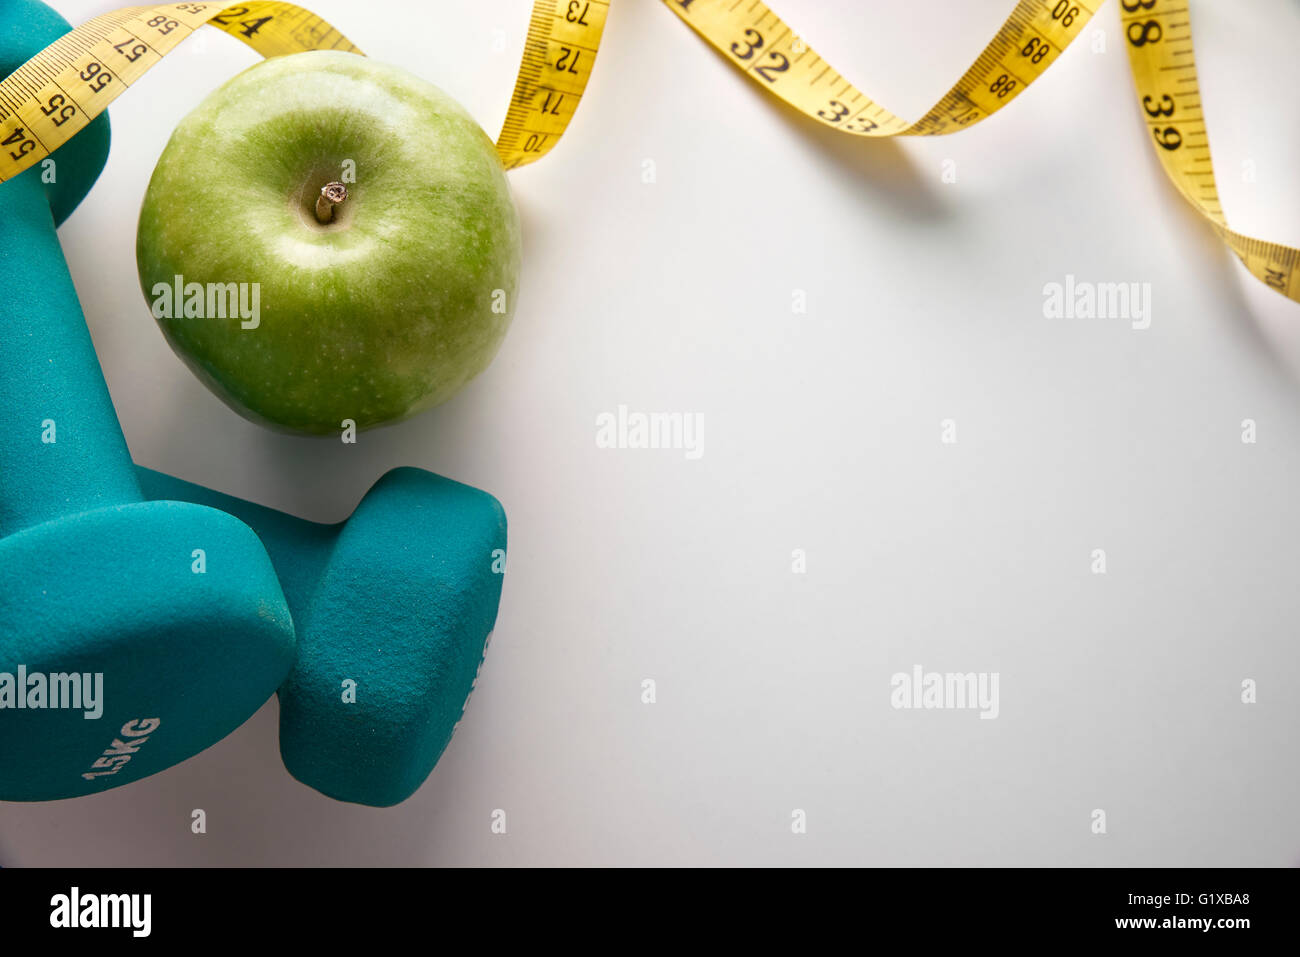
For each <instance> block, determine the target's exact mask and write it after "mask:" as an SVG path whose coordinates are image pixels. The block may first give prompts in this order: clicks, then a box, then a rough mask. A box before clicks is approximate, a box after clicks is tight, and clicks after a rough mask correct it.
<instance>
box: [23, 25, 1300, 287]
mask: <svg viewBox="0 0 1300 957" xmlns="http://www.w3.org/2000/svg"><path fill="white" fill-rule="evenodd" d="M1101 2H1103V0H1019V2H1018V3H1017V4H1016V7H1015V9H1014V10H1013V11H1012V13H1011V15H1010V16H1009V17H1008V18H1007V20H1006V22H1005V23H1003V25H1002V26H1001V28H999V30H998V31H997V34H996V35H995V36H994V37H993V39H992V41H991V42H990V43H989V44H988V46H987V47H985V49H984V51H983V52H982V53H981V54H980V56H979V57H978V58H977V59H976V61H975V63H974V64H972V66H971V67H970V69H969V70H967V71H966V73H965V74H964V75H963V76H962V77H961V78H960V79H959V80H958V81H957V83H956V84H955V85H954V86H953V87H952V89H951V90H949V91H948V92H947V93H946V94H945V95H944V96H943V97H942V98H940V100H939V102H938V103H936V104H935V105H934V107H933V108H931V109H930V110H929V111H928V112H927V113H926V114H925V115H924V116H922V117H921V118H920V119H919V120H917V121H915V122H913V123H909V122H907V121H906V120H904V119H902V118H900V117H898V116H896V115H895V114H893V113H891V112H889V111H888V110H886V109H885V108H884V107H883V106H881V105H879V104H878V103H876V102H875V101H873V100H871V99H870V98H869V97H867V96H866V95H864V94H863V93H862V92H860V91H859V90H857V89H856V88H855V87H854V86H853V84H852V83H850V82H849V81H848V80H846V79H844V77H843V76H842V75H841V74H840V73H838V72H836V71H835V70H834V69H833V68H832V67H831V66H830V64H829V63H827V62H826V61H825V60H823V59H822V58H821V57H820V56H819V55H818V54H817V53H816V52H815V51H813V49H812V48H811V47H810V46H808V45H807V44H806V43H805V42H804V41H803V39H802V38H801V37H800V36H798V35H797V34H796V33H795V32H794V31H793V30H792V29H791V28H790V27H789V26H787V25H786V24H785V23H784V22H783V21H782V20H781V19H780V17H778V16H777V15H776V14H775V13H773V12H772V11H771V10H770V9H769V8H768V7H767V6H766V5H765V4H764V3H762V2H760V0H663V3H664V4H665V5H667V6H668V8H669V9H670V10H672V11H673V12H674V13H675V14H677V16H678V17H680V18H681V19H682V20H683V21H684V22H685V23H686V24H688V25H689V26H690V27H691V28H692V29H694V30H695V31H696V32H697V33H699V34H700V35H701V36H702V37H703V38H704V39H705V40H707V41H708V42H709V43H710V44H711V45H713V46H714V47H715V48H716V49H717V50H718V51H719V52H720V53H721V54H722V55H723V56H724V57H726V58H727V59H728V60H729V61H730V62H731V63H732V64H733V65H734V66H735V67H736V68H737V69H739V70H741V71H742V72H743V73H745V75H747V76H748V77H750V79H752V80H753V81H754V82H755V83H757V84H758V85H759V86H761V87H762V88H763V89H765V90H767V91H768V92H769V93H771V94H772V95H774V96H776V97H778V98H779V99H781V100H782V101H784V102H785V103H787V104H788V105H790V106H791V107H793V108H794V109H796V110H798V111H799V112H800V113H802V114H803V115H804V116H806V117H808V118H809V119H811V120H813V121H815V122H818V123H821V124H822V125H824V126H829V127H831V128H833V129H836V130H838V131H840V132H842V133H845V134H847V135H850V136H862V137H876V136H933V135H938V134H946V133H954V132H956V131H957V130H960V129H965V128H967V127H969V126H972V125H974V124H976V123H979V122H981V121H982V120H984V119H986V118H988V117H989V116H992V115H993V114H994V113H996V112H997V111H998V110H1000V109H1002V108H1003V107H1005V106H1006V105H1007V104H1008V103H1010V102H1011V101H1012V100H1014V99H1015V98H1016V97H1017V96H1019V95H1020V94H1021V93H1022V92H1023V91H1024V89H1025V88H1026V87H1027V86H1029V84H1031V83H1033V81H1034V80H1036V79H1037V78H1038V77H1039V76H1041V75H1042V74H1043V73H1045V72H1046V71H1047V68H1048V67H1050V66H1051V65H1052V63H1053V62H1055V60H1056V59H1057V57H1059V56H1060V54H1061V53H1062V52H1063V51H1064V50H1065V48H1066V47H1067V46H1069V44H1070V43H1071V42H1072V41H1073V40H1074V39H1075V38H1076V37H1077V36H1079V34H1080V33H1081V32H1082V30H1083V27H1084V25H1085V24H1087V23H1088V21H1089V20H1090V19H1091V18H1092V16H1093V14H1094V13H1095V12H1096V10H1097V8H1098V6H1100V4H1101ZM1119 2H1120V6H1121V14H1120V17H1121V23H1122V27H1123V31H1124V39H1125V42H1126V44H1127V46H1128V53H1129V64H1130V67H1131V69H1132V73H1133V78H1134V81H1135V83H1136V85H1137V91H1138V96H1139V102H1140V103H1141V105H1142V109H1143V112H1144V113H1145V114H1146V119H1147V122H1148V126H1149V128H1150V130H1151V133H1152V141H1153V148H1154V149H1155V150H1156V153H1157V155H1158V156H1159V157H1160V162H1161V164H1162V165H1163V167H1164V169H1165V172H1166V173H1167V174H1168V175H1169V177H1170V179H1171V180H1172V181H1173V183H1174V185H1175V186H1176V187H1177V188H1178V190H1179V191H1180V192H1181V193H1182V194H1183V196H1184V197H1186V199H1187V201H1188V202H1190V203H1191V204H1192V206H1193V207H1194V208H1195V209H1196V210H1197V211H1198V212H1200V213H1201V215H1202V216H1204V217H1205V218H1206V219H1207V220H1208V221H1209V222H1210V224H1211V226H1212V227H1213V228H1214V230H1215V231H1216V232H1217V233H1218V234H1219V236H1220V238H1221V239H1222V240H1223V242H1224V243H1226V244H1227V245H1228V247H1229V248H1231V249H1232V250H1233V251H1234V252H1235V253H1236V254H1237V255H1238V257H1240V259H1241V260H1242V262H1243V263H1244V264H1245V266H1246V268H1247V269H1248V270H1249V271H1250V273H1251V274H1252V275H1254V276H1256V277H1257V278H1258V279H1259V280H1260V281H1262V282H1264V283H1265V284H1266V285H1268V286H1269V287H1270V288H1272V289H1275V290H1277V291H1278V292H1281V293H1282V294H1283V295H1285V296H1287V297H1289V298H1290V299H1293V300H1295V301H1300V268H1298V267H1300V250H1296V249H1293V248H1291V247H1289V246H1284V245H1280V244H1277V243H1270V242H1266V241H1264V240H1260V239H1253V238H1251V237H1248V236H1243V235H1241V234H1240V233H1236V232H1234V231H1233V230H1231V229H1230V228H1229V227H1228V224H1227V220H1226V219H1225V218H1224V215H1223V209H1222V207H1221V206H1220V204H1219V198H1218V190H1217V188H1216V186H1215V182H1214V170H1213V165H1212V164H1211V162H1210V150H1209V141H1208V134H1207V131H1206V128H1205V119H1204V115H1203V113H1202V111H1201V97H1200V87H1199V84H1198V82H1197V77H1196V63H1195V59H1194V55H1193V50H1192V34H1191V18H1190V15H1189V11H1188V7H1187V0H1119ZM608 13H609V0H536V2H535V3H534V6H533V13H532V17H531V19H530V20H529V26H528V36H527V39H526V41H525V44H524V55H523V61H522V63H521V64H520V67H519V74H518V79H517V80H516V83H515V88H514V93H513V94H512V96H511V99H510V107H509V110H508V112H507V114H506V119H505V123H504V124H503V126H502V131H501V135H500V137H499V138H498V140H497V152H498V153H499V155H500V156H501V161H502V164H503V165H504V166H505V167H506V168H507V169H515V168H518V167H520V166H524V165H526V164H528V163H531V162H534V161H536V160H537V159H539V158H541V157H542V156H544V155H546V154H547V153H548V152H550V150H551V149H552V148H554V146H555V144H556V143H557V142H558V141H559V139H560V137H561V136H562V135H563V134H564V131H565V130H566V129H567V128H568V125H569V122H570V121H571V120H572V118H573V116H574V113H575V112H576V110H577V107H578V103H579V102H580V101H581V99H582V95H583V93H584V91H585V90H586V87H587V81H588V79H589V78H590V76H591V70H592V67H593V65H594V64H595V60H596V54H597V52H598V50H599V48H600V39H601V34H602V32H603V30H604V26H605V20H606V17H607V16H608ZM204 24H210V25H212V26H215V27H217V28H218V29H220V30H224V31H225V32H226V33H229V34H231V35H232V36H234V37H236V38H237V39H239V40H242V41H243V42H244V43H246V44H248V45H249V46H250V47H252V48H253V49H254V50H256V51H257V52H258V53H260V54H262V55H263V56H268V57H269V56H280V55H284V54H289V53H298V52H302V51H304V50H319V49H330V50H345V51H349V52H353V53H360V52H361V51H360V50H358V49H357V48H356V47H355V46H353V45H352V43H351V42H350V41H348V39H347V38H346V37H344V36H343V35H342V34H341V33H339V31H338V30H336V29H334V27H332V26H330V24H328V23H326V22H325V21H324V20H322V19H321V18H320V17H318V16H316V15H315V14H313V13H311V12H310V11H308V10H305V9H303V8H301V7H298V6H296V5H294V4H292V3H284V2H280V0H247V2H244V3H225V2H191V3H165V4H157V5H149V6H137V7H128V8H125V9H122V10H118V11H116V12H113V13H107V14H104V15H103V16H99V17H95V18H94V19H92V20H89V21H87V22H86V23H84V24H82V25H81V26H79V27H77V28H76V29H74V30H73V31H72V32H71V33H69V34H67V35H66V36H64V37H62V38H61V39H60V40H58V41H56V42H55V43H53V44H51V45H50V46H49V47H47V48H46V49H45V50H42V51H41V52H40V53H38V54H37V55H36V56H34V57H32V58H31V59H30V60H28V61H27V63H25V64H23V66H21V67H20V68H19V69H18V70H16V71H15V72H14V73H13V74H12V75H11V76H9V77H7V78H5V79H4V80H3V81H0V182H3V181H4V180H6V179H9V178H11V177H13V176H15V175H17V174H18V173H20V172H22V171H23V170H24V169H27V168H28V167H30V166H32V165H34V164H35V163H37V162H39V161H40V160H41V159H43V158H44V157H46V156H48V155H49V154H50V153H52V152H54V150H56V149H57V148H58V147H59V146H61V145H62V144H63V143H65V142H67V140H68V139H70V138H71V137H72V136H73V135H74V134H75V133H76V132H77V131H78V130H80V129H81V128H82V127H84V126H85V125H86V124H87V123H89V122H90V121H91V120H92V119H94V118H95V117H96V116H98V115H99V114H100V113H101V112H103V110H104V108H105V107H106V106H107V105H108V104H109V103H110V102H112V101H113V100H114V99H116V98H117V97H118V96H120V95H121V94H122V93H123V92H125V90H126V88H127V87H129V86H130V85H131V84H132V83H134V82H135V81H136V80H138V79H139V78H140V77H141V76H142V75H143V74H144V73H145V71H147V70H148V69H149V68H150V67H152V66H153V65H154V64H155V63H157V62H158V61H159V60H161V59H162V58H163V57H164V56H166V55H167V54H168V53H169V52H171V50H173V49H174V48H175V47H176V46H177V45H178V44H179V43H180V42H181V41H182V40H184V39H185V38H186V37H188V36H190V35H191V34H193V33H194V31H195V30H197V29H198V28H199V27H201V26H203V25H204Z"/></svg>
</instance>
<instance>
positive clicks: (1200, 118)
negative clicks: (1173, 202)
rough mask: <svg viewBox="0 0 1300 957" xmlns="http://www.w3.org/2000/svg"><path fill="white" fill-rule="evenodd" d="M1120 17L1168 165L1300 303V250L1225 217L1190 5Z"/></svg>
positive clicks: (1156, 6)
mask: <svg viewBox="0 0 1300 957" xmlns="http://www.w3.org/2000/svg"><path fill="white" fill-rule="evenodd" d="M1120 9H1121V12H1120V20H1121V24H1122V28H1123V32H1124V41H1125V45H1126V46H1127V47H1128V55H1129V67H1130V70H1131V72H1132V74H1133V81H1134V85H1135V86H1136V87H1137V92H1138V102H1139V105H1140V106H1141V108H1142V112H1143V113H1144V115H1145V118H1146V121H1147V126H1148V129H1150V131H1151V139H1152V146H1153V148H1154V149H1155V151H1156V155H1157V156H1158V157H1159V159H1160V165H1161V166H1162V167H1164V170H1165V173H1166V174H1168V176H1169V178H1170V180H1172V181H1173V184H1174V186H1176V187H1177V188H1178V191H1179V192H1180V193H1182V194H1183V196H1184V198H1186V199H1187V201H1188V202H1189V203H1191V205H1192V207H1193V208H1194V209H1196V211H1197V212H1199V213H1200V214H1201V215H1202V216H1204V217H1205V218H1206V219H1207V220H1208V221H1209V222H1210V225H1211V226H1212V227H1213V228H1214V231H1215V232H1216V233H1218V235H1219V238H1220V239H1221V240H1223V242H1224V243H1225V244H1226V245H1227V246H1228V248H1229V249H1231V250H1232V251H1233V252H1234V253H1236V254H1237V257H1238V258H1239V259H1240V260H1241V261H1242V264H1243V265H1245V267H1246V269H1247V270H1248V271H1249V272H1250V274H1251V275H1253V276H1254V277H1255V278H1256V279H1258V280H1259V281H1260V282H1262V283H1264V285H1266V286H1268V287H1269V288H1270V289H1273V290H1274V291H1276V292H1280V293H1281V294H1282V295H1284V296H1286V297H1287V298H1288V299H1291V300H1294V301H1296V302H1300V268H1298V267H1300V250H1297V249H1295V248H1293V247H1291V246H1284V245H1282V244H1280V243H1272V242H1268V241H1266V240H1262V239H1255V238H1253V237H1250V236H1243V235H1242V234H1241V233H1238V232H1235V231H1233V230H1232V229H1230V228H1229V227H1228V222H1227V219H1226V217H1225V216H1224V214H1223V207H1222V206H1221V205H1220V202H1219V191H1218V187H1217V186H1216V184H1215V181H1214V164H1213V163H1212V161H1211V159H1210V142H1209V130H1208V127H1207V126H1206V123H1205V113H1204V109H1203V107H1202V100H1201V87H1200V81H1199V78H1198V77H1197V73H1196V59H1195V54H1194V51H1193V44H1192V26H1191V11H1190V9H1189V8H1188V4H1187V0H1120Z"/></svg>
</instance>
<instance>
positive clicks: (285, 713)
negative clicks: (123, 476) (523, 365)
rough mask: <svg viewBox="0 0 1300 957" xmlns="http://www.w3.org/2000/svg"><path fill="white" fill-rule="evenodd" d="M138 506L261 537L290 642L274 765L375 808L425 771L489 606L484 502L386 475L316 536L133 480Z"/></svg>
mask: <svg viewBox="0 0 1300 957" xmlns="http://www.w3.org/2000/svg"><path fill="white" fill-rule="evenodd" d="M138 475H139V479H140V486H141V488H142V489H143V490H144V493H145V495H147V496H149V497H151V498H167V499H180V500H182V501H189V502H195V503H198V504H201V505H210V506H212V507H214V508H220V509H222V510H223V511H226V512H229V513H230V514H231V515H234V516H236V517H238V518H239V519H241V520H243V521H244V522H247V523H248V524H249V525H250V526H252V528H253V529H254V530H256V532H257V533H258V535H260V536H261V538H262V541H263V543H264V544H265V545H266V550H267V552H268V553H269V554H270V556H271V560H272V562H273V563H274V564H275V568H276V571H277V572H279V575H280V583H281V585H282V586H283V587H284V593H285V595H286V596H287V597H288V599H289V607H290V609H291V610H292V612H293V618H294V622H295V623H296V625H297V631H298V661H297V664H296V665H295V666H294V669H293V672H292V673H291V674H290V675H289V679H288V681H286V682H285V683H284V686H283V687H282V688H281V689H280V753H281V756H282V757H283V758H284V764H285V767H287V768H288V769H289V771H290V773H292V774H293V776H294V777H296V778H297V779H298V780H300V781H302V782H303V783H304V784H307V785H310V786H311V787H313V788H316V790H318V791H320V792H322V793H323V794H327V795H329V796H330V797H333V798H338V799H339V800H342V801H353V802H356V803H358V804H370V805H374V806H377V807H387V806H389V805H392V804H397V803H398V802H399V801H404V800H405V799H406V798H408V797H410V796H411V794H413V793H414V792H415V790H416V788H418V787H419V786H420V784H421V783H422V782H423V781H424V779H425V778H426V777H428V775H429V772H430V771H432V770H433V766H434V764H436V763H437V761H438V758H439V756H440V755H441V754H442V752H443V749H444V748H445V747H446V746H447V743H448V742H449V741H450V740H451V735H452V732H453V731H454V730H455V727H456V723H457V722H458V721H459V720H460V717H461V714H462V712H463V711H464V708H465V704H466V701H467V699H468V698H469V694H470V691H471V690H472V688H473V686H474V679H475V676H476V674H477V672H478V667H479V665H480V664H481V663H482V660H483V655H484V652H485V650H486V647H487V641H488V638H489V636H490V634H491V631H492V627H493V624H494V622H495V621H496V615H497V605H498V603H499V601H500V598H501V581H502V578H503V572H504V570H505V569H504V561H505V547H506V518H505V513H504V512H503V511H502V509H501V506H500V504H498V503H497V500H496V499H495V498H493V497H492V496H491V495H489V494H487V493H486V492H481V491H479V490H478V489H475V488H471V487H470V486H468V485H462V484H460V483H459V482H453V481H451V480H450V479H445V478H442V477H440V476H437V475H433V474H431V473H429V472H424V471H421V470H419V469H414V468H403V469H395V470H393V471H392V472H389V473H388V474H387V475H385V476H384V477H383V478H381V479H380V480H379V481H378V482H377V483H376V484H375V486H374V487H373V488H372V489H371V490H370V491H369V492H368V493H367V494H366V496H365V498H363V499H362V500H361V504H360V505H358V506H357V508H356V510H355V511H354V512H353V513H352V517H351V518H349V519H348V520H347V521H346V522H343V523H340V524H338V525H318V524H316V523H314V522H307V521H303V520H302V519H298V518H293V517H291V516H289V515H285V514H283V513H282V512H276V511H273V510H272V509H269V508H264V507H262V506H260V505H253V504H250V503H248V502H245V501H242V500H240V499H237V498H233V497H231V496H228V495H221V494H219V493H217V492H212V491H209V490H208V489H206V488H203V487H201V486H198V485H191V484H190V483H188V482H183V481H181V480H179V479H174V478H170V477H169V476H166V475H163V474H161V473H159V472H153V471H150V470H148V469H143V468H142V469H140V470H139V472H138Z"/></svg>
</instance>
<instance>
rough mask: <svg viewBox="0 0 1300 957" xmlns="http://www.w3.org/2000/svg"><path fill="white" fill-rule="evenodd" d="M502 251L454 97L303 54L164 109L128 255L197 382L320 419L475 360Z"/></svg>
mask: <svg viewBox="0 0 1300 957" xmlns="http://www.w3.org/2000/svg"><path fill="white" fill-rule="evenodd" d="M323 190H324V191H325V193H326V194H327V195H326V196H325V197H323V196H322V191H323ZM334 201H338V202H337V203H335V202H334ZM519 246H520V243H519V216H518V213H517V211H516V209H515V206H514V202H513V200H512V199H511V196H510V189H509V186H508V185H507V184H506V177H505V173H504V170H503V169H502V167H501V162H500V160H499V159H498V158H497V153H496V150H495V149H494V147H493V145H492V141H491V140H490V139H489V138H488V137H487V135H486V134H485V133H484V132H483V130H482V129H481V128H480V127H479V126H478V124H477V123H475V122H474V120H473V118H471V117H470V115H469V114H468V113H466V112H465V110H464V109H463V108H462V107H460V106H459V105H458V104H457V103H456V102H455V101H454V100H452V99H451V98H450V97H449V96H447V95H446V94H445V93H443V92H442V91H441V90H439V89H438V88H436V87H434V86H432V85H431V84H429V83H426V82H425V81H423V80H421V79H419V78H418V77H415V76H413V75H411V74H410V73H407V72H406V71H404V70H401V69H398V68H396V67H392V66H386V65H384V64H381V63H376V62H375V61H373V60H370V59H367V58H365V57H361V56H357V55H355V54H351V53H335V52H324V51H314V52H310V53H299V54H295V55H292V56H284V57H277V58H274V59H270V60H265V61H263V62H261V63H259V64H257V65H256V66H254V67H251V68H250V69H248V70H245V71H244V72H243V73H241V74H239V75H238V76H236V77H235V78H234V79H232V80H230V81H229V82H228V83H226V84H225V85H224V86H222V87H221V88H220V89H218V90H216V91H215V92H214V93H213V94H212V95H211V96H209V97H208V98H207V99H206V100H204V101H203V103H202V104H200V105H199V107H198V108H197V109H196V110H195V111H194V112H193V113H191V114H190V115H189V116H187V117H186V118H185V119H184V120H183V121H182V122H181V124H180V126H179V127H177V129H176V132H175V133H174V134H173V135H172V137H171V140H170V142H169V143H168V144H167V147H166V149H165V150H164V151H163V154H162V158H161V159H160V160H159V161H158V166H157V168H156V169H155V170H154V173H153V178H152V179H151V180H150V182H149V189H148V192H147V193H146V194H145V198H144V205H143V207H142V209H141V210H140V224H139V232H138V235H137V239H136V262H137V266H138V268H139V273H140V285H141V288H142V289H143V291H144V294H145V297H146V299H147V300H148V301H149V303H150V305H151V309H152V311H153V314H154V316H155V318H156V319H157V320H158V324H159V326H160V327H161V328H162V331H163V334H164V335H165V336H166V338H167V341H168V342H169V343H170V344H171V347H172V349H174V350H175V351H176V353H177V355H179V356H180V357H181V358H182V359H183V360H184V361H185V363H186V364H187V365H188V366H189V367H190V369H192V370H193V371H194V373H195V374H196V375H197V376H198V377H199V378H200V379H201V380H202V381H203V382H204V383H206V384H207V385H208V387H209V388H211V389H212V391H213V392H215V393H216V394H217V395H218V396H220V397H221V398H222V399H223V400H224V401H225V402H226V403H227V404H229V405H230V406H231V407H232V408H234V409H235V410H236V411H238V412H239V413H241V414H242V415H244V416H246V417H248V418H250V419H252V420H253V421H256V422H261V423H263V424H266V425H271V426H274V427H278V428H282V429H287V430H292V431H299V432H311V433H318V434H319V433H327V432H336V431H340V430H341V429H343V428H344V425H343V423H344V422H345V420H352V422H354V423H355V424H356V427H357V428H358V429H364V428H368V427H371V426H377V425H383V424H385V423H390V422H396V421H398V420H400V419H403V418H406V417H407V416H409V415H412V414H414V413H416V412H418V411H420V410H421V409H425V408H428V407H429V406H432V405H435V404H437V403H439V402H442V401H443V400H445V399H447V398H449V397H450V396H451V395H453V394H454V393H455V392H456V391H457V390H458V389H460V388H461V387H462V386H463V385H464V384H465V383H466V382H468V381H469V380H470V379H472V378H473V377H474V376H476V375H477V374H478V373H479V372H481V371H482V370H483V369H484V368H486V367H487V365H488V363H489V362H491V361H492V357H493V356H494V355H495V354H496V351H497V349H498V347H499V346H500V345H501V340H502V338H503V337H504V336H505V332H506V329H507V327H508V326H509V324H510V319H511V316H512V315H513V312H514V305H515V292H516V289H517V287H518V276H519V256H520V249H519Z"/></svg>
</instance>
